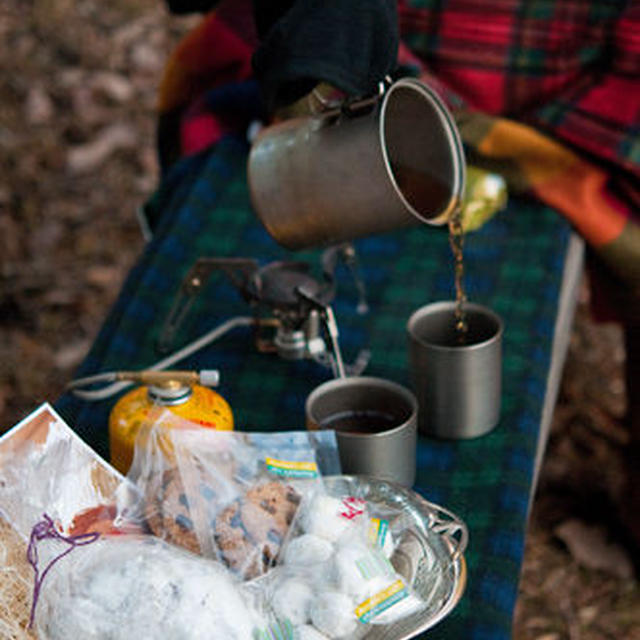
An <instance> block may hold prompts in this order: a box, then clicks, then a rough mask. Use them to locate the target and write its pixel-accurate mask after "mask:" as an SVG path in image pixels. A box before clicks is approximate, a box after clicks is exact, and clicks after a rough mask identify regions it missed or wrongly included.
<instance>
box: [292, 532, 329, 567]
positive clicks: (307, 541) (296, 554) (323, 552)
mask: <svg viewBox="0 0 640 640" xmlns="http://www.w3.org/2000/svg"><path fill="white" fill-rule="evenodd" d="M332 553H333V545H332V544H331V543H330V542H329V541H328V540H325V539H324V538H320V537H319V536H315V535H313V534H312V533H304V534H302V535H301V536H299V537H297V538H293V540H291V541H290V542H289V543H288V544H287V547H286V549H285V550H284V555H283V562H284V564H291V565H309V564H318V563H321V562H326V561H327V560H328V559H329V558H330V557H331V554H332Z"/></svg>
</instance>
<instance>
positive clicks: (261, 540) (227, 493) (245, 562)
mask: <svg viewBox="0 0 640 640" xmlns="http://www.w3.org/2000/svg"><path fill="white" fill-rule="evenodd" d="M339 471H340V466H339V456H338V450H337V445H336V441H335V434H334V433H333V432H331V431H324V432H315V433H314V432H307V431H288V432H279V433H239V432H228V431H226V432H221V431H220V432H219V431H213V430H209V429H201V428H198V427H197V426H196V425H193V424H192V423H189V422H187V421H185V420H183V419H181V418H178V417H177V416H175V415H173V414H171V415H167V414H166V412H165V413H164V414H158V416H156V423H155V425H150V426H149V427H148V428H146V429H144V430H141V433H140V436H139V439H138V441H137V442H136V447H135V454H134V460H133V464H132V466H131V469H130V471H129V474H128V477H129V478H130V479H131V480H132V481H134V482H135V483H136V484H137V486H138V487H139V488H140V490H141V491H142V492H144V496H145V498H144V504H143V505H141V506H140V505H139V506H138V508H137V509H136V511H135V512H130V513H129V514H127V517H129V518H130V517H132V516H135V517H136V518H138V519H139V520H140V521H142V522H144V524H146V526H148V527H149V529H150V531H151V532H152V533H153V534H154V535H157V536H159V537H161V538H163V539H164V540H167V541H168V542H171V543H173V544H177V545H179V546H182V547H185V548H187V549H189V550H191V551H193V552H195V553H198V554H201V555H204V556H205V557H208V558H217V559H220V560H222V561H223V562H224V563H225V564H226V565H227V566H229V567H230V568H231V569H232V570H233V571H234V572H235V573H236V574H237V575H239V576H240V577H242V578H244V579H251V578H255V577H257V576H260V575H262V574H264V573H265V572H266V571H267V570H268V569H269V568H270V567H272V566H273V565H274V564H275V561H276V557H277V555H278V553H279V550H280V546H281V544H282V541H283V540H284V538H285V536H286V534H287V531H288V528H289V525H290V523H291V521H292V520H293V517H294V515H295V512H296V510H297V507H298V504H299V502H300V500H301V498H302V496H304V495H306V494H308V493H311V492H316V491H322V475H323V474H326V473H330V474H337V473H339Z"/></svg>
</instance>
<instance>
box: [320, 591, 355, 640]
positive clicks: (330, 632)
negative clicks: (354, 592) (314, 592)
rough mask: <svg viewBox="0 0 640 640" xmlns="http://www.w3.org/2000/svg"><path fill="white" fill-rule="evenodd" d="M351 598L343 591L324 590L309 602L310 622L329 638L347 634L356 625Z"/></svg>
mask: <svg viewBox="0 0 640 640" xmlns="http://www.w3.org/2000/svg"><path fill="white" fill-rule="evenodd" d="M354 608H355V607H354V603H353V600H352V599H351V598H350V597H349V596H348V595H346V594H344V593H338V592H337V591H326V592H324V593H321V594H319V595H318V596H317V597H316V599H315V600H314V601H313V602H312V603H311V610H310V613H311V622H312V624H313V626H314V627H316V628H317V629H319V630H320V631H322V633H324V634H326V635H327V636H329V637H330V638H340V637H342V636H349V634H352V633H353V632H354V631H355V630H356V629H357V627H358V619H357V618H356V614H355V613H354Z"/></svg>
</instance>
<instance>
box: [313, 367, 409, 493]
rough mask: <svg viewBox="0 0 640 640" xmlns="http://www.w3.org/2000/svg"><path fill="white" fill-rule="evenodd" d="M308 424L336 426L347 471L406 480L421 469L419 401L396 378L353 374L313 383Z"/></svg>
mask: <svg viewBox="0 0 640 640" xmlns="http://www.w3.org/2000/svg"><path fill="white" fill-rule="evenodd" d="M305 414H306V423H307V428H308V429H334V430H335V432H336V439H337V442H338V448H339V451H340V462H341V464H342V471H343V473H346V474H353V475H361V474H362V475H370V476H375V477H377V478H381V479H383V480H391V481H392V482H397V483H399V484H402V485H404V486H407V487H410V486H412V485H413V483H414V480H415V473H416V432H417V423H418V403H417V400H416V398H415V396H414V395H413V393H412V392H411V391H409V390H408V389H406V388H405V387H403V386H402V385H399V384H397V383H395V382H392V381H391V380H386V379H384V378H374V377H368V376H353V377H346V378H339V379H337V380H330V381H329V382H325V383H324V384H321V385H320V386H319V387H317V388H316V389H314V390H313V391H312V392H311V394H310V395H309V396H308V398H307V401H306V405H305Z"/></svg>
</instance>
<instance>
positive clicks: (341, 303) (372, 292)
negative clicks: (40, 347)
mask: <svg viewBox="0 0 640 640" xmlns="http://www.w3.org/2000/svg"><path fill="white" fill-rule="evenodd" d="M246 154H247V147H246V144H245V143H244V142H241V141H239V140H238V139H236V138H233V137H228V138H225V139H224V140H223V141H221V142H220V143H219V144H218V145H217V146H216V147H215V148H214V149H213V150H210V151H208V152H205V153H202V154H199V155H195V156H192V157H189V158H185V159H183V160H182V161H181V162H179V163H178V164H177V165H176V166H174V167H173V168H172V170H171V172H170V173H169V174H168V175H167V176H166V179H165V181H164V183H163V185H162V187H161V189H160V190H159V191H158V193H157V194H156V196H155V198H154V199H153V201H152V203H150V208H151V209H153V213H154V216H155V219H157V220H158V225H157V230H156V233H155V236H154V239H153V240H152V241H151V242H150V243H149V244H148V246H147V247H146V250H145V252H144V253H143V255H142V256H141V257H140V259H139V261H138V263H137V265H136V266H135V268H134V269H133V270H132V271H131V273H130V275H129V277H128V279H127V281H126V283H125V285H124V287H123V289H122V292H121V295H120V297H119V299H118V300H117V302H116V304H115V305H114V307H113V308H112V310H111V312H110V313H109V315H108V317H107V319H106V322H105V324H104V326H103V328H102V331H101V333H100V334H99V336H98V338H97V340H96V341H95V344H94V345H93V348H92V350H91V352H90V354H89V356H88V357H87V359H86V360H85V362H84V363H83V365H82V367H81V369H80V371H79V372H78V375H82V374H90V373H96V372H100V371H107V370H114V369H134V368H143V367H146V366H149V365H151V364H153V363H154V362H156V361H158V360H159V359H160V356H159V355H158V354H157V353H156V352H155V350H154V344H155V341H156V339H157V337H158V332H159V330H160V327H161V325H162V322H163V320H164V318H165V317H166V314H167V313H168V310H169V307H170V305H171V302H172V300H173V298H174V296H175V294H176V292H177V290H178V288H179V285H180V283H181V281H182V279H183V277H184V275H185V273H186V272H187V271H188V269H189V268H190V267H191V266H192V264H193V263H194V262H195V260H196V259H197V258H199V257H201V256H249V257H254V258H257V259H258V260H260V261H261V262H265V263H266V262H270V261H272V260H274V259H296V260H297V259H300V260H306V261H309V262H310V263H312V264H314V265H319V253H318V252H305V253H296V254H290V253H288V252H286V251H285V250H283V249H282V248H280V247H278V246H277V245H276V244H275V243H274V242H273V240H271V238H270V237H269V236H268V235H267V233H266V231H264V229H263V228H262V227H261V225H260V224H259V223H258V222H257V219H256V218H255V217H254V215H253V213H252V212H251V208H250V204H249V197H248V192H247V188H246V174H245V164H246ZM569 237H570V228H569V225H568V224H567V223H566V222H565V221H563V219H562V218H560V217H559V216H558V215H556V213H555V212H554V211H552V210H550V209H548V208H546V207H545V206H543V205H540V204H539V203H536V202H534V201H528V200H524V199H517V198H513V199H512V201H511V202H510V204H509V206H508V208H507V209H506V210H505V211H503V212H501V213H500V214H498V215H497V216H496V217H495V218H494V219H492V220H491V221H490V222H489V223H487V224H486V225H485V226H484V227H483V228H482V229H480V230H479V231H477V232H474V233H473V234H471V235H469V236H468V238H467V243H466V248H465V265H466V272H467V276H466V286H467V291H468V295H469V299H470V300H471V301H474V302H478V303H481V304H485V305H487V306H489V307H491V308H492V309H494V310H495V311H496V312H498V313H499V314H500V315H501V316H502V317H503V319H504V322H505V335H504V389H503V410H502V418H501V421H500V424H499V426H498V427H497V428H496V429H495V430H494V431H493V432H492V433H490V434H489V435H487V436H484V437H482V438H478V439H475V440H471V441H464V442H444V441H436V440H431V439H427V438H420V441H419V447H418V476H417V482H416V487H415V488H416V490H417V491H419V492H420V493H422V494H423V495H424V496H425V497H427V498H428V499H429V500H432V501H434V502H436V503H439V504H441V505H442V506H445V507H447V508H449V509H451V510H453V511H454V512H455V513H456V514H458V515H459V516H460V517H461V518H462V519H463V520H464V521H465V522H466V523H467V524H468V526H469V530H470V544H469V547H468V551H467V553H466V559H467V563H468V568H469V580H468V586H467V590H466V593H465V595H464V597H463V599H462V601H461V602H460V604H459V605H458V607H457V608H456V609H455V611H454V612H453V613H452V614H451V615H450V616H449V618H447V619H446V620H445V621H443V622H442V623H440V624H439V625H438V626H437V627H436V628H435V629H434V630H432V631H431V632H429V633H428V636H429V637H430V638H443V639H444V638H447V639H451V638H473V639H474V640H480V639H485V638H486V639H491V640H499V639H500V638H508V637H510V633H511V620H512V614H513V608H514V604H515V600H516V595H517V589H518V579H519V572H520V564H521V561H522V555H523V547H524V537H525V531H526V525H527V512H528V505H529V498H530V492H531V485H532V477H533V466H534V459H535V452H536V445H537V440H538V431H539V426H540V420H541V412H542V406H543V401H544V395H545V386H546V380H547V374H548V371H549V365H550V359H551V345H552V339H553V330H554V323H555V319H556V314H557V303H558V297H559V290H560V282H561V276H562V272H563V264H564V255H565V251H566V249H567V245H568V241H569ZM356 247H357V250H358V252H359V257H360V261H361V266H362V271H363V275H364V279H365V282H366V286H367V289H368V293H369V303H370V307H371V311H370V313H369V314H368V315H366V316H361V315H358V314H357V312H356V293H355V290H354V285H353V283H352V281H351V278H350V276H348V274H347V273H346V270H345V272H342V270H338V273H337V279H338V292H337V296H336V299H335V303H334V311H335V313H336V316H337V319H338V323H339V326H340V329H341V344H342V348H343V351H344V355H345V359H346V360H347V361H348V360H352V359H353V358H354V357H355V355H356V354H357V353H358V351H359V349H360V348H363V347H369V348H370V349H371V351H372V359H371V363H370V365H369V367H368V369H367V373H368V374H370V375H377V376H381V377H386V378H390V379H392V380H395V381H397V382H400V383H404V384H408V375H407V345H406V334H405V325H406V321H407V319H408V317H409V315H410V314H411V312H412V311H413V310H414V309H416V308H417V307H419V306H421V305H423V304H426V303H429V302H433V301H436V300H443V299H450V298H451V297H452V295H453V267H452V259H451V253H450V249H449V245H448V236H447V233H446V231H444V230H442V229H434V228H430V227H420V228H415V229H411V230H407V231H401V232H396V233H392V234H387V235H383V236H377V237H370V238H366V239H364V240H361V241H359V242H357V243H356ZM248 313H249V309H248V307H247V305H246V303H244V302H243V301H242V299H241V298H240V296H239V295H238V294H237V292H236V291H235V290H234V289H233V288H232V287H231V285H230V284H229V283H228V281H227V280H226V279H225V278H224V277H222V276H220V277H214V278H212V279H211V281H210V282H209V283H208V285H207V287H206V289H205V291H204V292H203V294H202V295H201V297H200V299H199V300H198V302H197V303H196V304H195V305H194V308H193V309H192V312H191V313H190V315H189V316H188V318H187V321H186V322H185V324H184V326H183V328H182V330H181V333H180V335H179V336H178V343H177V345H176V347H179V346H181V345H183V344H186V343H188V342H190V341H191V340H193V339H195V338H196V337H199V336H200V335H202V334H203V333H205V332H206V331H208V330H210V329H212V328H213V327H215V326H217V325H218V324H219V323H220V322H222V321H224V320H226V319H228V318H230V317H232V316H235V315H248ZM183 364H184V368H219V369H220V370H221V373H222V382H221V387H220V392H221V393H222V395H223V396H225V397H226V399H227V400H228V401H229V403H230V404H231V406H232V408H233V410H234V414H235V420H236V427H237V429H240V430H247V431H249V430H251V431H254V430H255V431H261V430H284V429H301V428H304V400H305V398H306V396H307V395H308V393H309V392H310V391H311V390H312V389H313V388H314V387H315V386H316V385H318V384H319V383H321V382H323V381H324V380H326V379H328V377H329V376H330V374H329V372H328V371H327V370H326V369H324V368H322V367H321V366H319V365H318V364H316V363H314V362H311V361H304V362H301V361H284V360H282V359H279V358H277V357H276V356H271V355H265V354H260V353H258V352H257V351H256V350H255V349H254V347H253V342H252V339H251V335H250V333H249V330H248V329H247V330H246V331H245V330H244V329H238V330H236V331H234V332H232V333H230V334H229V335H228V336H226V337H225V338H223V339H222V340H221V341H219V342H216V343H214V344H212V345H211V346H210V347H209V348H207V349H206V350H203V351H201V352H198V353H197V354H195V355H193V356H192V357H190V358H189V359H188V360H186V361H185V362H184V363H183ZM113 402H114V400H113V399H112V400H110V401H103V402H97V403H89V402H84V401H81V400H78V399H77V398H74V397H72V396H70V395H65V396H63V397H61V398H60V399H59V401H58V402H57V404H56V408H57V410H58V411H59V412H60V413H61V414H62V415H63V417H65V419H67V420H68V421H69V423H70V424H71V425H73V426H74V428H75V429H76V431H77V432H78V433H79V434H80V435H81V436H82V437H83V438H84V439H85V440H86V441H87V442H88V443H89V444H91V445H92V446H93V447H94V448H96V449H97V450H98V452H99V453H101V454H103V455H105V456H108V444H107V416H108V413H109V411H110V409H111V407H112V406H113Z"/></svg>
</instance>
